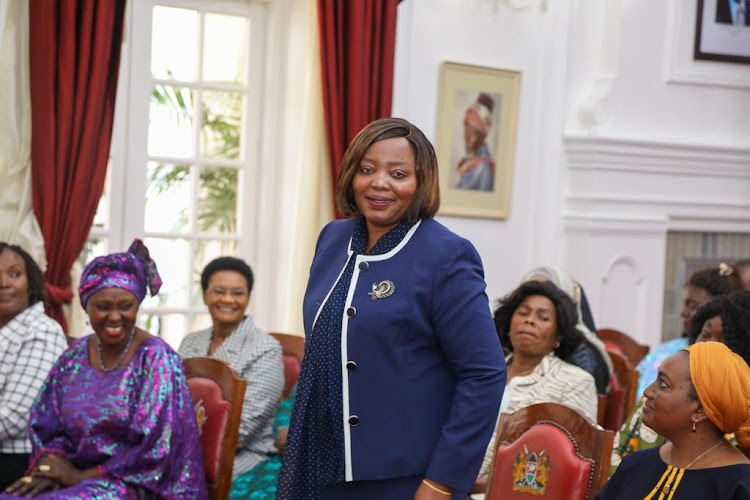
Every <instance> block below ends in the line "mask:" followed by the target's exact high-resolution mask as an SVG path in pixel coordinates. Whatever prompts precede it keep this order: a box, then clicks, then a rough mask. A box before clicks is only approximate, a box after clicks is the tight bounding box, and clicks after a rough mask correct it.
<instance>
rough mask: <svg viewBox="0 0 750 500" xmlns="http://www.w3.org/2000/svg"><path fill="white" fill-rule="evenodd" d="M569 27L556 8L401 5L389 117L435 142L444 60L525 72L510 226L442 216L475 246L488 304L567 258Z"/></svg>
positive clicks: (441, 2) (419, 0)
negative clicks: (562, 186)
mask: <svg viewBox="0 0 750 500" xmlns="http://www.w3.org/2000/svg"><path fill="white" fill-rule="evenodd" d="M567 18H568V15H567V7H566V6H565V5H564V3H561V2H558V1H555V2H550V5H549V10H547V11H541V10H540V9H539V7H537V6H533V7H531V8H528V9H522V10H513V9H511V8H509V7H507V6H506V5H505V4H504V3H503V2H499V1H498V2H492V1H487V0H462V1H456V0H405V1H404V2H402V3H401V5H400V6H399V17H398V28H397V41H396V74H395V82H394V104H393V115H394V116H401V117H404V118H406V119H408V120H410V121H412V122H413V123H414V124H415V125H417V126H418V127H420V128H421V129H422V130H423V131H424V132H425V134H426V135H427V137H428V138H430V139H431V140H434V138H435V126H436V119H437V99H438V85H439V71H440V63H441V62H442V61H453V62H460V63H466V64H475V65H480V66H488V67H495V68H503V69H510V70H517V71H520V72H521V73H522V77H521V100H520V109H519V120H518V136H517V144H516V158H515V169H514V173H513V200H512V205H511V216H510V218H508V219H507V220H504V221H499V220H487V219H469V218H459V217H438V219H439V220H440V221H441V222H443V223H444V224H445V225H447V226H448V227H450V228H451V229H452V230H454V231H455V232H457V233H459V234H461V235H462V236H464V237H466V238H468V239H469V240H471V241H472V242H473V243H474V245H475V246H476V247H477V250H478V251H479V253H480V255H481V256H482V260H483V261H484V266H485V273H486V278H487V284H488V295H489V296H490V299H491V300H494V299H496V298H498V297H500V296H502V295H504V294H505V293H507V292H508V291H510V290H511V289H512V288H513V287H514V286H515V285H516V284H517V282H518V280H519V279H520V278H521V276H522V275H523V274H524V273H525V272H526V271H527V270H529V269H531V267H533V266H534V265H536V264H537V263H540V262H546V263H552V264H554V263H559V261H560V259H561V252H560V243H559V242H560V236H561V226H560V200H561V194H562V193H561V191H560V190H559V189H558V188H559V183H560V182H561V180H560V174H561V171H562V156H561V151H562V141H561V139H562V138H561V136H560V130H561V127H562V122H563V118H562V112H563V103H564V100H563V97H564V90H565V89H564V74H565V73H564V71H565V57H566V51H565V46H566V38H567V34H566V32H567V28H566V27H567V22H568V21H567ZM543 33H546V34H547V35H546V36H540V35H541V34H543Z"/></svg>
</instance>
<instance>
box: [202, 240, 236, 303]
mask: <svg viewBox="0 0 750 500" xmlns="http://www.w3.org/2000/svg"><path fill="white" fill-rule="evenodd" d="M223 256H232V257H236V256H237V242H236V241H218V240H200V241H198V242H197V243H196V251H195V256H194V257H193V258H194V259H195V261H194V263H193V265H194V269H193V294H192V297H193V301H192V304H191V305H192V306H193V307H202V306H203V305H204V304H203V289H202V287H201V273H202V272H203V268H204V267H206V264H208V263H209V262H211V261H212V260H214V259H215V258H217V257H223Z"/></svg>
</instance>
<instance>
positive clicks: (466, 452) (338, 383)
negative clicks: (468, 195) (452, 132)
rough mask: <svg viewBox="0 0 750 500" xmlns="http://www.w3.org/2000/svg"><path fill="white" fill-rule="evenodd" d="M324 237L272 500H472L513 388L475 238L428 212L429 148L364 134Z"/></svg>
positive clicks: (410, 132) (431, 194)
mask: <svg viewBox="0 0 750 500" xmlns="http://www.w3.org/2000/svg"><path fill="white" fill-rule="evenodd" d="M336 196H337V202H338V205H339V209H340V210H341V212H343V213H344V214H346V215H350V216H354V218H352V219H349V220H338V221H334V222H331V223H329V224H328V225H327V226H326V227H325V228H324V229H323V231H322V232H321V233H320V237H319V238H318V243H317V247H316V251H315V257H314V259H313V263H312V267H311V269H310V278H309V282H308V286H307V291H306V293H305V299H304V305H303V309H304V322H305V333H306V351H305V357H304V360H303V362H302V371H301V374H300V379H299V383H298V392H297V399H296V401H295V405H294V410H293V413H292V420H291V425H290V429H289V438H288V441H287V446H286V450H285V454H284V463H283V468H282V472H281V476H280V478H279V485H278V490H277V498H279V499H295V500H296V499H300V500H309V499H316V498H325V499H330V498H334V499H335V498H347V499H349V498H356V499H367V498H373V499H382V498H388V499H401V498H403V499H411V498H415V499H420V500H422V499H430V498H440V499H447V498H450V497H453V498H462V499H465V498H466V496H467V493H468V491H470V490H471V488H472V486H473V484H474V480H475V478H476V476H477V472H478V470H479V466H480V464H481V461H482V455H483V454H484V450H485V449H486V447H487V443H488V442H489V439H490V436H491V434H492V430H493V426H494V424H495V420H496V418H497V412H498V408H499V405H500V400H501V398H502V394H503V388H504V386H505V371H506V367H505V361H504V358H503V353H502V348H501V346H500V342H499V340H498V337H497V334H496V332H495V326H494V323H493V320H492V316H491V314H490V307H489V303H488V300H487V296H486V294H485V287H486V285H485V282H484V272H483V269H482V263H481V260H480V258H479V255H478V254H477V252H476V250H475V249H474V247H473V246H472V244H471V243H469V241H467V240H465V239H463V238H461V237H459V236H457V235H455V234H454V233H452V232H451V231H449V230H448V229H446V228H445V227H444V226H442V225H441V224H439V223H438V222H436V221H435V220H434V219H432V217H433V216H434V215H435V213H436V212H437V209H438V207H439V205H440V191H439V187H438V169H437V158H436V156H435V151H434V149H433V147H432V145H431V144H430V142H429V141H428V140H427V139H426V138H425V136H424V134H422V132H421V131H420V130H419V129H418V128H416V127H415V126H414V125H412V124H411V123H409V122H407V121H406V120H402V119H397V118H385V119H382V120H377V121H375V122H372V123H370V124H369V125H367V126H366V127H365V128H364V129H363V130H362V131H361V132H360V133H359V134H358V135H357V137H355V138H354V140H353V141H352V143H351V144H350V145H349V148H348V149H347V151H346V153H345V154H344V159H343V162H342V167H341V171H340V173H339V178H338V186H337V189H336Z"/></svg>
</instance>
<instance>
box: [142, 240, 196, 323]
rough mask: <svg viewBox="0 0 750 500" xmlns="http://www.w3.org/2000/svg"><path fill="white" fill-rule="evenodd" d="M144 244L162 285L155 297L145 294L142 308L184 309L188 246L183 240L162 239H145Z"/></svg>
mask: <svg viewBox="0 0 750 500" xmlns="http://www.w3.org/2000/svg"><path fill="white" fill-rule="evenodd" d="M145 243H146V246H147V247H148V249H149V252H150V253H151V258H152V259H153V260H154V262H156V267H157V268H158V269H159V274H160V275H161V279H162V281H163V282H164V283H163V284H162V287H161V290H159V293H158V294H157V295H156V297H149V296H148V294H146V300H144V301H143V305H142V307H144V308H149V307H185V306H186V305H187V304H186V302H187V289H188V283H187V278H188V275H187V271H188V267H187V263H188V262H190V260H189V257H190V244H189V243H188V242H187V240H184V239H163V238H146V241H145Z"/></svg>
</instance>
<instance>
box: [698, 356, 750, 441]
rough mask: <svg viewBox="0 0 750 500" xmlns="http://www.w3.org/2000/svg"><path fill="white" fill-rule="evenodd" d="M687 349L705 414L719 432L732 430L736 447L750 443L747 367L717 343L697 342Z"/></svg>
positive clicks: (749, 371)
mask: <svg viewBox="0 0 750 500" xmlns="http://www.w3.org/2000/svg"><path fill="white" fill-rule="evenodd" d="M687 351H688V352H689V353H690V377H691V378H692V379H693V385H694V386H695V391H696V392H697V393H698V399H699V400H700V402H701V405H702V406H703V410H704V411H705V412H706V416H708V419H709V420H711V422H713V424H714V425H715V426H716V427H718V428H719V429H720V430H721V431H722V432H724V433H730V432H734V435H735V437H736V438H737V443H738V444H739V445H740V446H750V367H748V366H747V363H745V360H744V359H742V358H741V357H740V356H738V355H737V354H735V353H733V352H732V351H731V350H730V349H729V348H728V347H727V346H725V345H724V344H722V343H720V342H699V343H697V344H693V345H691V346H690V347H688V348H687Z"/></svg>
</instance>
